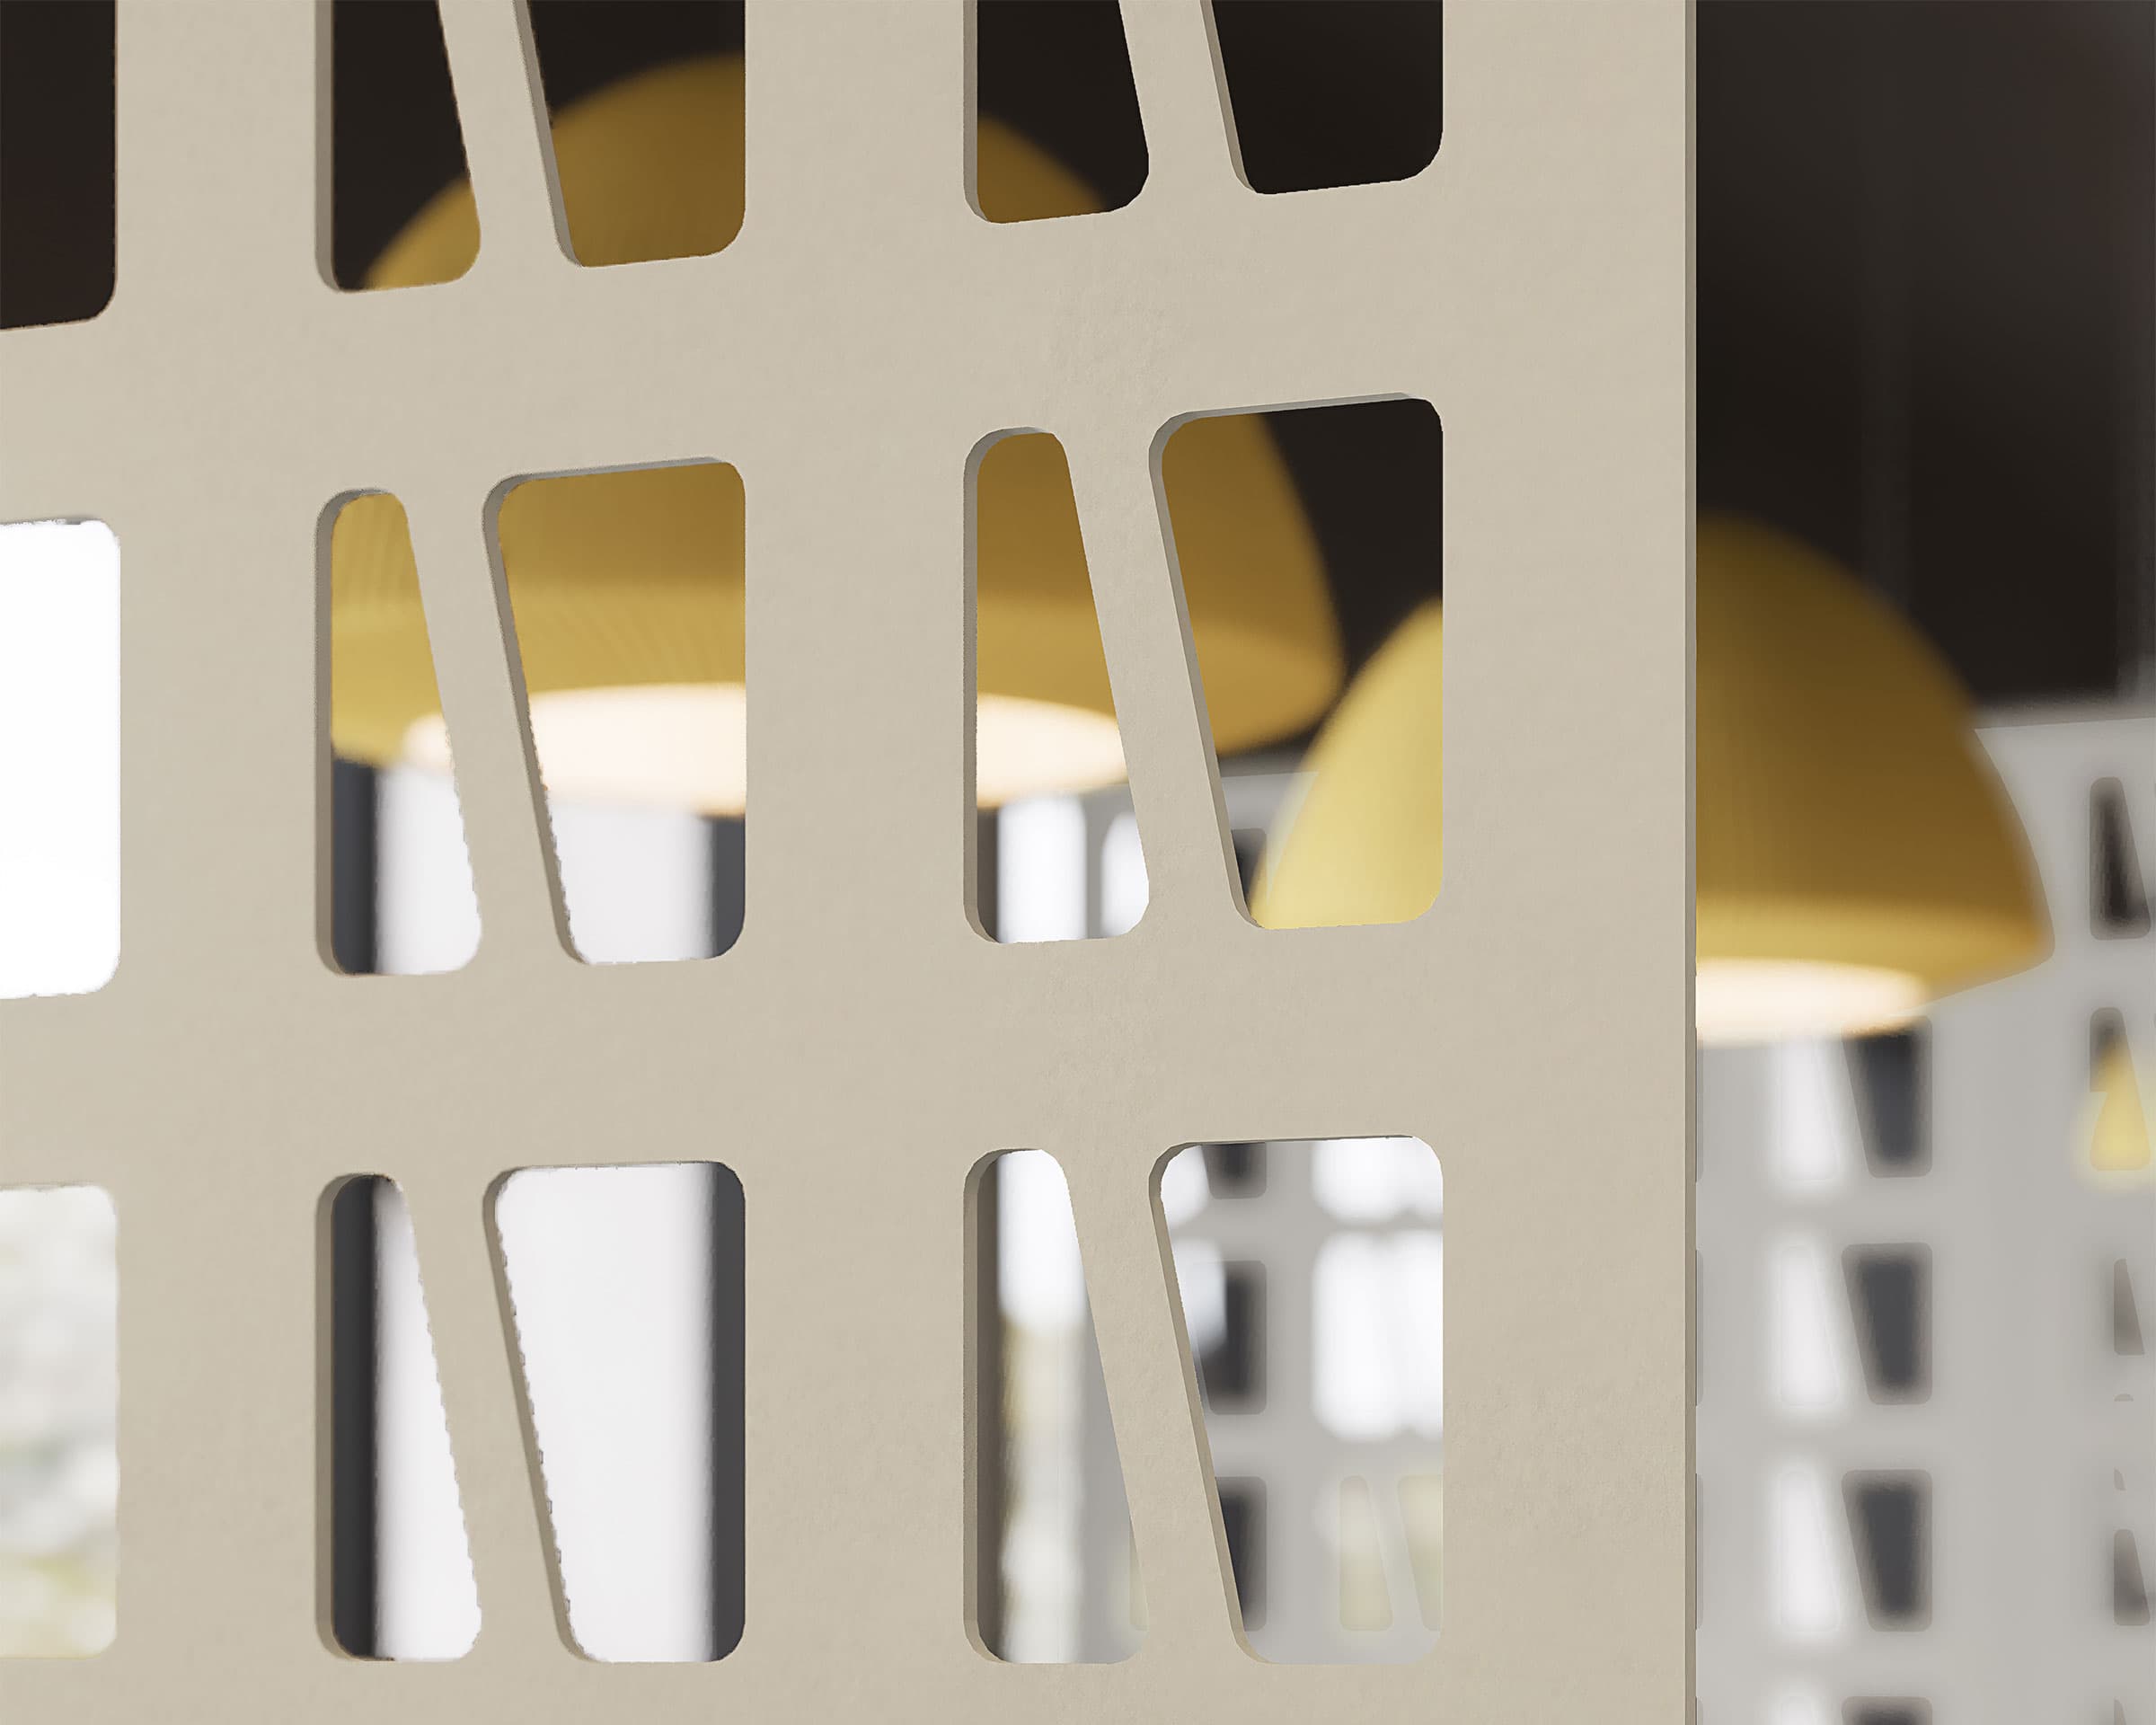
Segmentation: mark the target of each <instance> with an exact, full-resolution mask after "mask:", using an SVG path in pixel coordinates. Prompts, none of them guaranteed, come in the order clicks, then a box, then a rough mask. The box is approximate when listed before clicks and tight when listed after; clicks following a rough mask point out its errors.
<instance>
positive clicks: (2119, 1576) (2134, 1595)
mask: <svg viewBox="0 0 2156 1725" xmlns="http://www.w3.org/2000/svg"><path fill="white" fill-rule="evenodd" d="M2111 1621H2112V1622H2113V1623H2117V1624H2119V1625H2120V1626H2121V1627H2122V1628H2138V1627H2140V1626H2141V1625H2143V1624H2144V1623H2147V1622H2148V1621H2149V1582H2148V1578H2147V1577H2146V1576H2145V1575H2143V1573H2142V1568H2141V1547H2140V1545H2139V1544H2138V1543H2137V1542H2136V1541H2135V1540H2134V1535H2133V1533H2132V1531H2131V1530H2130V1529H2128V1528H2125V1527H2122V1528H2120V1529H2119V1530H2118V1531H2117V1532H2116V1533H2115V1534H2113V1535H2111Z"/></svg>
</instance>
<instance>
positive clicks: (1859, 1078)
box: [1844, 1027, 1931, 1179]
mask: <svg viewBox="0 0 2156 1725" xmlns="http://www.w3.org/2000/svg"><path fill="white" fill-rule="evenodd" d="M1844 1047H1845V1048H1846V1049H1847V1052H1848V1057H1849V1075H1850V1080H1851V1086H1852V1088H1853V1089H1854V1091H1855V1092H1856V1101H1857V1115H1858V1121H1859V1125H1860V1129H1861V1131H1862V1134H1863V1139H1864V1159H1865V1161H1866V1163H1868V1164H1869V1166H1870V1169H1871V1172H1873V1173H1874V1174H1875V1175H1878V1177H1879V1178H1881V1179H1895V1178H1902V1177H1906V1176H1909V1175H1913V1174H1924V1173H1929V1172H1931V1114H1930V1106H1931V1098H1930V1084H1931V1044H1930V1040H1929V1038H1928V1036H1927V1034H1926V1032H1925V1031H1923V1030H1922V1028H1921V1027H1920V1028H1918V1029H1914V1030H1907V1031H1886V1032H1884V1033H1882V1034H1880V1035H1878V1036H1865V1037H1858V1038H1855V1039H1851V1041H1849V1042H1848V1043H1846V1044H1844Z"/></svg>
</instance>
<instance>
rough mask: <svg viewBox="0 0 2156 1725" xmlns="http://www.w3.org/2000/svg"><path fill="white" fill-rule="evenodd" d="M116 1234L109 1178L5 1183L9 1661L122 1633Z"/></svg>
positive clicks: (1, 1535) (0, 1393) (1, 1518)
mask: <svg viewBox="0 0 2156 1725" xmlns="http://www.w3.org/2000/svg"><path fill="white" fill-rule="evenodd" d="M115 1234H116V1218H115V1216H114V1212H113V1207H112V1199H111V1195H110V1193H108V1192H106V1191H105V1190H102V1188H100V1187H95V1186H53V1187H38V1188H32V1189H26V1190H23V1189H19V1190H4V1191H0V1659H69V1658H82V1657H84V1656H85V1655H88V1654H93V1653H102V1652H103V1651H104V1650H105V1649H106V1648H108V1647H110V1645H111V1644H112V1638H113V1631H114V1623H115V1618H114V1613H115V1610H116V1607H117V1603H118V1593H117V1581H118V1575H119V1523H118V1517H117V1512H118V1504H119V1451H118V1449H117V1447H116V1442H115V1438H116V1431H117V1426H118V1420H119V1374H118V1371H117V1367H116V1356H117V1349H118V1344H119V1328H118V1310H119V1268H118V1260H117V1257H116V1254H115V1251H114V1243H115Z"/></svg>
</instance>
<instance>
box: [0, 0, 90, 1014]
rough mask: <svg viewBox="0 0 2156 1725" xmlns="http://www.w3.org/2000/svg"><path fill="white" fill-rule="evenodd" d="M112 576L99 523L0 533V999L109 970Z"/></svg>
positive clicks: (44, 991)
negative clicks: (0, 834)
mask: <svg viewBox="0 0 2156 1725" xmlns="http://www.w3.org/2000/svg"><path fill="white" fill-rule="evenodd" d="M0 11H4V8H0ZM119 578H120V570H119V541H118V540H116V539H115V538H114V537H113V536H112V531H111V529H110V528H109V527H107V526H105V525H104V524H103V523H102V522H100V521H30V522H21V523H15V524H12V525H4V526H0V809H4V810H5V814H4V816H0V825H4V834H5V836H4V837H0V999H7V998H13V997H19V996H22V995H79V994H88V993H90V992H91V991H93V990H94V989H97V988H102V986H104V985H105V984H106V983H107V982H108V981H110V978H111V976H112V973H113V970H114V969H115V968H116V967H117V966H118V964H119V699H120V691H119Z"/></svg>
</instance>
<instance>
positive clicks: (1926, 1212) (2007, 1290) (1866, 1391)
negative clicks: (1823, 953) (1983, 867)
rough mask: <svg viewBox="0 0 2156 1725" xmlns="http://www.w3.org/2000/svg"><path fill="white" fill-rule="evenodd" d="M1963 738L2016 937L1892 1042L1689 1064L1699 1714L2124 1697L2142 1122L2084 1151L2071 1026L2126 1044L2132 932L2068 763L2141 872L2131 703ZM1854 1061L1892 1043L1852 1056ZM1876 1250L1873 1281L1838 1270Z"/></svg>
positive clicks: (2136, 1041)
mask: <svg viewBox="0 0 2156 1725" xmlns="http://www.w3.org/2000/svg"><path fill="white" fill-rule="evenodd" d="M1982 736H1983V739H1984V745H1985V747H1986V748H1987V749H1988V751H1989V753H1990V756H1991V758H1992V761H1993V764H1994V765H1995V766H1996V768H1997V771H1998V774H1999V776H2000V779H2001V783H2003V785H2004V787H2005V790H2006V792H2007V794H2008V795H2009V797H2010V798H2011V800H2012V801H2013V804H2014V808H2015V809H2016V811H2017V812H2018V814H2019V817H2020V819H2021V822H2022V824H2023V827H2024V829H2025V830H2026V832H2027V833H2028V840H2029V845H2030V850H2031V853H2032V854H2033V857H2034V860H2035V863H2036V866H2037V871H2038V875H2039V878H2040V880H2041V881H2042V883H2043V888H2044V894H2045V898H2046V902H2047V904H2048V905H2049V906H2050V908H2051V916H2052V925H2053V940H2054V949H2053V951H2052V953H2051V955H2050V956H2049V957H2048V958H2047V959H2046V960H2045V961H2044V962H2043V963H2041V964H2039V965H2037V966H2036V967H2035V968H2033V969H2029V970H2028V971H2025V972H2023V973H2021V974H2020V975H2018V976H2013V977H2006V978H2004V979H2003V980H2001V981H1998V982H1995V983H1993V984H1990V985H1988V986H1984V987H1980V988H1975V989H1971V990H1968V991H1966V993H1963V994H1960V995H1955V996H1952V997H1950V998H1948V999H1946V1000H1943V1001H1941V1002H1940V1003H1939V1004H1937V1005H1936V1006H1934V1007H1933V1009H1932V1010H1931V1013H1930V1014H1929V1017H1928V1022H1927V1023H1926V1025H1925V1026H1924V1027H1923V1029H1922V1031H1920V1032H1919V1033H1918V1036H1917V1038H1916V1039H1914V1040H1913V1042H1912V1043H1911V1044H1910V1045H1909V1046H1907V1047H1906V1048H1904V1049H1903V1050H1900V1051H1898V1052H1897V1051H1894V1050H1882V1049H1879V1048H1872V1049H1869V1050H1862V1049H1856V1048H1851V1050H1848V1051H1847V1055H1848V1056H1850V1057H1845V1050H1844V1049H1843V1048H1841V1047H1838V1046H1834V1045H1829V1044H1794V1043H1792V1044H1782V1045H1779V1046H1776V1047H1772V1048H1746V1049H1715V1050H1711V1051H1710V1052H1709V1053H1708V1054H1707V1055H1706V1056H1705V1057H1703V1059H1702V1063H1701V1108H1700V1154H1701V1181H1700V1239H1701V1296H1702V1299H1701V1355H1700V1377H1701V1384H1700V1392H1701V1393H1700V1412H1699V1427H1700V1469H1701V1504H1700V1517H1701V1521H1700V1532H1701V1604H1702V1610H1701V1622H1700V1654H1701V1658H1700V1697H1701V1715H1702V1717H1703V1718H1706V1719H1709V1720H1712V1721H1719V1720H1721V1719H1724V1718H1729V1719H1746V1718H1767V1717H1772V1718H1775V1719H1776V1720H1782V1719H1787V1720H1789V1721H1797V1722H1798V1725H1809V1722H1810V1721H1830V1720H1837V1719H1845V1718H1846V1719H1854V1720H1861V1719H1865V1718H1868V1717H1873V1716H1877V1717H1879V1718H1884V1719H1896V1718H1912V1719H1916V1720H1926V1719H1932V1718H1936V1719H1937V1720H1938V1721H1940V1725H1948V1721H1981V1722H1982V1725H2022V1722H2023V1721H2032V1720H2038V1719H2060V1720H2077V1721H2078V1720H2089V1721H2099V1725H2100V1722H2101V1721H2122V1720H2123V1721H2141V1720H2143V1719H2144V1718H2149V1717H2152V1716H2156V1629H2152V1627H2151V1626H2150V1623H2149V1612H2148V1597H2147V1581H2146V1579H2145V1571H2144V1570H2143V1564H2144V1563H2145V1562H2146V1561H2147V1556H2146V1554H2147V1553H2150V1552H2151V1551H2152V1550H2156V1466H2152V1456H2156V1408H2152V1402H2156V1397H2152V1387H2156V1386H2152V1374H2151V1369H2150V1361H2149V1357H2148V1354H2147V1351H2146V1349H2147V1340H2146V1337H2147V1325H2148V1322H2149V1314H2150V1312H2151V1309H2152V1308H2151V1305H2150V1302H2149V1296H2148V1293H2147V1290H2148V1289H2149V1287H2151V1286H2152V1284H2156V1178H2152V1171H2151V1170H2150V1169H2149V1168H2148V1167H2147V1165H2146V1161H2145V1157H2146V1149H2145V1144H2144V1146H2143V1163H2142V1165H2141V1166H2139V1167H2137V1168H2133V1167H2122V1168H2117V1169H2106V1168H2103V1167H2100V1166H2095V1165H2092V1163H2093V1162H2094V1157H2093V1155H2092V1150H2093V1134H2094V1128H2095V1124H2096V1119H2097V1115H2098V1110H2099V1108H2100V1107H2102V1106H2103V1105H2104V1102H2105V1101H2106V1100H2108V1101H2109V1102H2110V1103H2111V1105H2112V1106H2117V1105H2118V1104H2119V1103H2120V1102H2122V1101H2124V1100H2125V1098H2124V1097H2123V1096H2121V1095H2116V1094H2114V1095H2111V1096H2110V1097H2109V1098H2108V1099H2106V1097H2105V1096H2104V1094H2103V1092H2100V1091H2099V1088H2098V1086H2099V1083H2101V1082H2103V1081H2105V1080H2107V1079H2109V1078H2110V1077H2111V1075H2113V1074H2114V1073H2116V1071H2117V1070H2118V1068H2117V1067H2116V1066H2107V1065H2106V1064H2105V1063H2104V1062H2103V1061H2102V1059H2101V1058H2100V1049H2101V1047H2102V1046H2103V1045H2102V1041H2101V1039H2100V1037H2092V1030H2099V1031H2100V1029H2101V1026H2102V1025H2103V1023H2104V1022H2106V1021H2109V1022H2112V1023H2114V1024H2115V1025H2116V1030H2117V1031H2118V1032H2119V1033H2120V1034H2122V1035H2123V1037H2124V1039H2125V1045H2126V1047H2127V1048H2129V1049H2130V1050H2131V1051H2132V1054H2133V1056H2134V1059H2135V1060H2136V1062H2137V1063H2138V1068H2139V1070H2140V1071H2141V1072H2142V1073H2144V1074H2145V1073H2147V1072H2149V1071H2150V1070H2152V1062H2151V1058H2150V1056H2151V1045H2150V1039H2151V1038H2152V1036H2156V936H2152V935H2151V933H2150V932H2149V929H2148V926H2147V923H2146V920H2145V917H2143V918H2140V919H2138V925H2137V926H2112V925H2107V918H2106V916H2105V912H2104V907H2103V904H2102V894H2101V892H2100V890H2099V883H2100V882H2101V880H2102V879H2103V872H2104V868H2105V862H2104V859H2103V857H2102V855H2101V848H2100V847H2101V843H2102V839H2103V827H2102V826H2101V824H2100V822H2099V821H2098V820H2097V819H2094V818H2092V814H2093V813H2094V812H2095V810H2096V809H2097V808H2099V807H2100V803H2099V802H2098V801H2097V800H2096V799H2095V798H2092V792H2098V791H2099V790H2100V789H2101V788H2102V787H2105V786H2107V785H2109V786H2113V787H2116V790H2117V792H2118V793H2119V820H2120V822H2121V823H2122V825H2123V827H2124V831H2125V834H2126V835H2127V837H2126V840H2125V843H2124V844H2123V845H2121V846H2120V849H2121V850H2123V851H2124V853H2125V861H2124V866H2125V868H2126V869H2128V870H2131V871H2134V880H2132V882H2131V894H2132V896H2133V897H2134V898H2144V901H2145V894H2146V892H2147V889H2148V887H2149V886H2150V885H2151V884H2156V882H2151V881H2149V880H2148V879H2147V875H2146V871H2145V867H2138V868H2137V867H2136V866H2135V860H2134V859H2135V853H2136V851H2138V856H2139V857H2140V858H2144V859H2145V858H2149V857H2150V856H2151V847H2150V845H2149V843H2148V840H2147V837H2146V835H2147V834H2149V833H2151V832H2156V719H2152V716H2151V714H2150V713H2149V712H2147V710H2146V709H2145V708H2139V709H2137V708H2135V707H2134V706H2131V705H2127V704H2125V703H2122V704H2120V705H2119V706H2116V707H2110V708H2099V707H2084V708H2080V709H2066V710H2063V711H2059V712H2047V713H2037V714H2030V713H2022V714H2017V715H2013V716H2012V717H2010V718H2002V719H2001V720H1999V721H1994V722H1993V723H1990V724H1988V725H1986V726H1985V727H1984V730H1983V731H1982ZM2092 1042H2094V1043H2095V1044H2096V1046H2097V1050H2098V1052H2099V1057H2096V1058H2092ZM1881 1057H1886V1058H1888V1059H1892V1060H1895V1061H1901V1060H1906V1061H1907V1063H1908V1064H1907V1066H1906V1068H1905V1069H1904V1071H1902V1072H1901V1073H1899V1074H1895V1075H1888V1076H1887V1082H1886V1083H1885V1084H1881V1083H1880V1079H1881V1076H1882V1075H1881V1074H1880V1072H1879V1071H1878V1069H1877V1066H1878V1061H1879V1059H1880V1058H1881ZM1867 1066H1871V1067H1872V1068H1873V1069H1872V1070H1870V1071H1867V1070H1866V1068H1867ZM2143 1082H2144V1083H2145V1080H2144V1081H2143ZM1883 1091H1885V1092H1895V1093H1897V1095H1898V1099H1899V1101H1900V1102H1903V1103H1906V1104H1908V1106H1907V1108H1906V1109H1905V1110H1904V1108H1902V1107H1900V1106H1898V1105H1895V1106H1890V1107H1884V1106H1882V1105H1881V1103H1882V1092H1883ZM1868 1102H1869V1106H1867V1103H1868ZM1895 1117H1898V1118H1895ZM1897 1266H1905V1267H1906V1270H1905V1273H1906V1276H1907V1278H1908V1281H1907V1284H1906V1286H1904V1287H1895V1285H1894V1283H1893V1282H1892V1281H1891V1280H1886V1281H1877V1280H1874V1281H1869V1282H1868V1279H1867V1278H1868V1276H1869V1277H1872V1278H1878V1277H1880V1276H1882V1275H1884V1276H1887V1277H1892V1276H1893V1275H1894V1274H1895V1267H1897ZM1777 1710H1778V1711H1777Z"/></svg>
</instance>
